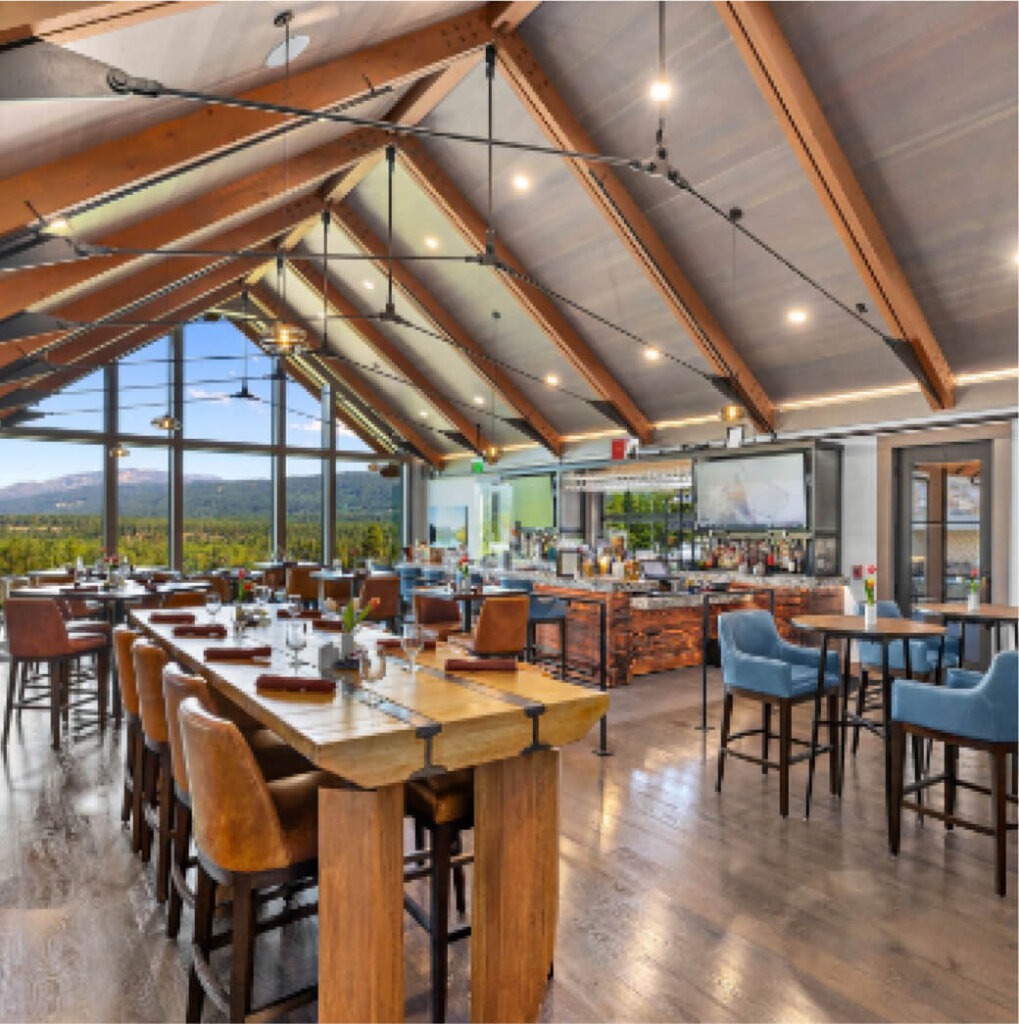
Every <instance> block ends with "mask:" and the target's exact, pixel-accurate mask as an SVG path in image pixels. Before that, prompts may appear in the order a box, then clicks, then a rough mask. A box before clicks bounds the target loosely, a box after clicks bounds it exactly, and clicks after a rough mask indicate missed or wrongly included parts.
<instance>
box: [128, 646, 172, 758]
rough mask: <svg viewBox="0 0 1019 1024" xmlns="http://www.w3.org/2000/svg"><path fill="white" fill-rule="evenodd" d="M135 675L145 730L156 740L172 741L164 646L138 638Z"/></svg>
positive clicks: (133, 650) (133, 648)
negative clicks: (169, 724) (164, 670)
mask: <svg viewBox="0 0 1019 1024" xmlns="http://www.w3.org/2000/svg"><path fill="white" fill-rule="evenodd" d="M131 657H132V658H133V659H134V679H135V683H136V684H137V686H138V710H139V712H140V714H141V718H142V732H143V733H144V734H145V737H146V739H149V740H151V741H152V742H153V743H169V742H170V734H169V731H168V729H167V725H166V704H165V703H164V702H163V666H164V665H165V664H166V663H167V661H168V660H169V659H168V658H167V656H166V651H164V650H163V648H162V647H157V646H156V645H155V644H150V643H149V642H148V641H147V640H137V641H136V642H135V645H134V647H132V648H131Z"/></svg>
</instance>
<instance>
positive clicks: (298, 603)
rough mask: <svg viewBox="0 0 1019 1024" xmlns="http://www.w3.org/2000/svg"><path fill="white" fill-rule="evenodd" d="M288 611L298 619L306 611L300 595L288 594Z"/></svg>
mask: <svg viewBox="0 0 1019 1024" xmlns="http://www.w3.org/2000/svg"><path fill="white" fill-rule="evenodd" d="M287 610H288V611H289V612H290V615H291V616H292V617H293V618H295V619H296V618H298V617H299V616H300V614H301V612H302V611H304V601H302V600H301V595H300V594H287Z"/></svg>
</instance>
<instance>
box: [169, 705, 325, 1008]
mask: <svg viewBox="0 0 1019 1024" xmlns="http://www.w3.org/2000/svg"><path fill="white" fill-rule="evenodd" d="M178 718H179V721H180V729H181V740H182V745H183V747H184V758H185V762H186V764H187V777H188V781H189V784H190V786H191V813H192V823H193V825H194V834H195V845H196V846H197V848H198V892H197V898H196V901H195V942H194V946H193V948H192V960H191V971H190V975H189V979H188V1003H187V1015H186V1019H187V1020H188V1021H189V1022H195V1021H199V1020H201V1016H202V1008H203V1005H204V1002H205V997H206V996H208V997H209V998H210V999H211V1000H212V1001H213V1002H214V1003H215V1004H216V1006H217V1007H218V1008H219V1009H220V1010H221V1011H222V1012H223V1013H225V1014H228V1015H229V1019H230V1020H232V1021H243V1020H246V1019H247V1018H248V1017H249V1016H252V1015H253V1014H252V1005H251V1003H252V998H251V997H252V978H253V975H254V958H255V934H256V931H257V932H261V931H265V930H267V929H268V928H270V927H277V926H280V925H283V924H288V923H290V922H291V921H295V920H299V919H300V918H302V917H309V916H311V915H312V914H314V913H317V911H318V907H317V905H316V904H306V905H303V906H299V907H295V908H288V909H286V910H284V911H282V912H281V913H280V914H278V915H276V917H274V918H272V919H269V920H262V921H259V922H258V923H257V924H256V921H255V898H256V896H257V894H259V893H260V892H263V891H264V890H266V889H269V888H274V887H277V886H280V885H284V884H289V883H293V882H297V881H302V880H309V879H312V880H313V879H316V878H317V876H318V790H319V788H320V787H321V786H328V785H333V784H336V780H335V777H333V776H330V775H327V774H326V773H324V772H309V773H307V774H305V775H297V776H292V777H290V778H288V779H280V780H277V781H275V782H266V780H265V777H264V776H263V775H262V773H261V771H260V770H259V767H258V763H257V761H256V760H255V756H254V754H253V753H252V752H251V749H250V747H248V745H247V743H245V741H244V737H243V736H242V735H241V732H240V730H239V729H238V728H237V726H236V725H234V724H233V723H232V722H228V721H226V720H225V719H222V718H217V717H216V716H215V715H210V714H209V712H208V711H206V710H205V709H204V708H203V707H202V706H201V704H200V703H199V702H198V700H197V699H196V698H194V697H189V698H187V699H186V700H185V701H184V702H183V703H182V704H181V705H180V708H179V710H178ZM221 885H229V886H230V887H231V889H232V891H233V911H232V914H233V927H232V940H231V941H232V948H231V951H230V956H231V962H230V982H229V988H228V989H224V988H223V986H222V985H221V984H219V983H218V982H217V981H216V979H215V977H214V975H213V972H212V968H211V965H210V963H209V955H210V953H211V951H212V948H213V944H214V941H215V940H214V938H213V935H212V920H213V914H214V912H215V902H216V887H217V886H221ZM216 938H217V939H218V938H219V937H218V936H217V937H216ZM317 995H318V985H310V986H308V987H306V988H303V989H301V990H299V991H297V992H294V993H292V994H290V995H288V996H286V997H284V998H282V999H279V1000H276V1001H275V1002H273V1003H271V1004H268V1005H265V1006H262V1007H260V1008H259V1009H258V1010H257V1011H256V1012H257V1015H258V1016H259V1018H260V1019H269V1018H270V1017H271V1016H280V1015H282V1014H283V1013H286V1012H289V1011H291V1010H293V1009H295V1008H296V1007H298V1006H303V1005H304V1004H306V1003H308V1002H311V1001H312V1000H313V999H315V998H316V997H317Z"/></svg>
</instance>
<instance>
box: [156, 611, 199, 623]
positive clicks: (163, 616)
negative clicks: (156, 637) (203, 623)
mask: <svg viewBox="0 0 1019 1024" xmlns="http://www.w3.org/2000/svg"><path fill="white" fill-rule="evenodd" d="M149 622H152V623H156V624H159V625H164V626H193V625H194V624H195V617H194V615H192V614H191V612H153V613H152V614H151V615H150V616H149Z"/></svg>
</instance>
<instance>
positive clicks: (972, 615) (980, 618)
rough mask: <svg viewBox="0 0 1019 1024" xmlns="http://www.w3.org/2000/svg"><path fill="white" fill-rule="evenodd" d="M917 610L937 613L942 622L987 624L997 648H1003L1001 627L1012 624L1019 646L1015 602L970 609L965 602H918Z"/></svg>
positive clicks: (981, 605)
mask: <svg viewBox="0 0 1019 1024" xmlns="http://www.w3.org/2000/svg"><path fill="white" fill-rule="evenodd" d="M915 610H916V611H918V612H919V613H920V614H921V615H932V616H934V615H936V616H938V617H939V618H940V619H941V621H942V622H959V623H961V624H962V625H964V626H965V625H966V624H967V623H972V624H975V625H981V626H987V628H988V629H989V630H990V631H991V636H992V637H996V640H997V642H996V644H995V645H994V646H995V650H996V651H1000V650H1001V627H1002V626H1003V625H1011V626H1012V627H1013V629H1014V630H1015V645H1016V647H1019V607H1017V606H1016V605H1014V604H978V605H977V606H976V608H974V609H972V610H970V608H969V607H968V606H967V605H965V604H961V603H959V604H957V603H955V602H952V603H948V604H918V605H916V606H915Z"/></svg>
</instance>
